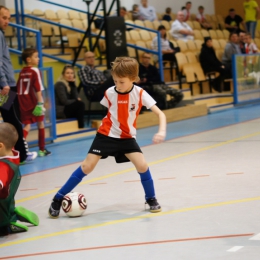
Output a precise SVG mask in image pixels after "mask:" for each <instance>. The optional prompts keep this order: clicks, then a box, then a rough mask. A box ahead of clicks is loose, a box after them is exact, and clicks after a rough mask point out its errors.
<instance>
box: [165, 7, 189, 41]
mask: <svg viewBox="0 0 260 260" xmlns="http://www.w3.org/2000/svg"><path fill="white" fill-rule="evenodd" d="M170 33H171V35H172V36H173V38H175V39H176V40H183V41H188V40H193V39H194V32H193V30H192V29H191V27H190V26H189V25H188V24H187V23H185V22H184V14H183V12H182V11H179V12H178V13H177V19H176V20H175V21H174V22H173V23H172V27H171V31H170Z"/></svg>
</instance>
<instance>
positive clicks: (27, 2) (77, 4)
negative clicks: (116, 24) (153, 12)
mask: <svg viewBox="0 0 260 260" xmlns="http://www.w3.org/2000/svg"><path fill="white" fill-rule="evenodd" d="M23 1H24V8H25V9H29V10H33V9H41V10H46V9H52V10H54V11H56V10H58V9H62V8H61V7H59V6H55V5H51V4H46V3H43V2H40V1H37V0H23ZM49 1H50V2H53V3H57V4H61V5H66V6H70V7H73V8H76V9H80V10H84V11H85V10H87V5H86V3H85V2H83V0H49ZM111 2H112V0H106V5H107V9H108V8H109V7H110V5H111ZM97 3H98V0H94V1H93V2H92V3H90V10H92V11H94V10H95V8H96V5H97ZM133 4H134V0H127V1H125V0H123V1H122V2H121V5H122V6H125V7H126V8H127V10H130V9H131V8H132V5H133ZM6 6H7V7H9V8H14V1H12V0H8V1H6ZM114 6H116V5H114ZM101 10H102V4H100V10H99V11H101Z"/></svg>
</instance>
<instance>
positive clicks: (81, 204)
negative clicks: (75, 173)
mask: <svg viewBox="0 0 260 260" xmlns="http://www.w3.org/2000/svg"><path fill="white" fill-rule="evenodd" d="M61 206H62V209H63V211H64V212H65V213H66V215H67V216H69V217H80V216H81V215H82V214H83V213H84V211H85V210H86V208H87V200H86V198H85V196H84V195H83V194H81V193H78V192H70V193H68V194H67V195H65V196H64V197H63V200H62V203H61Z"/></svg>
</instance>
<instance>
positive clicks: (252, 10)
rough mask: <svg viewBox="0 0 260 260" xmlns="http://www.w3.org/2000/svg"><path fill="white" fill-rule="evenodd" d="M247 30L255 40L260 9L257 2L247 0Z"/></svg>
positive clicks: (245, 7) (245, 4)
mask: <svg viewBox="0 0 260 260" xmlns="http://www.w3.org/2000/svg"><path fill="white" fill-rule="evenodd" d="M244 11H245V21H246V30H247V32H248V33H250V34H251V36H252V39H254V38H255V30H256V25H257V16H258V13H259V7H258V4H257V2H256V1H255V0H246V1H245V2H244Z"/></svg>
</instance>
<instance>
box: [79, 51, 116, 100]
mask: <svg viewBox="0 0 260 260" xmlns="http://www.w3.org/2000/svg"><path fill="white" fill-rule="evenodd" d="M84 59H85V62H86V65H85V66H84V67H82V68H81V69H80V70H79V72H78V74H79V79H80V82H81V85H82V87H83V88H84V93H85V95H86V97H87V98H95V100H97V99H100V100H101V99H102V97H103V96H104V92H105V91H106V90H107V89H108V88H109V87H111V86H113V85H114V81H113V79H112V77H111V76H108V77H106V76H105V74H104V72H102V71H100V70H97V69H96V68H95V54H94V53H93V52H91V51H88V52H86V53H85V56H84Z"/></svg>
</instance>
